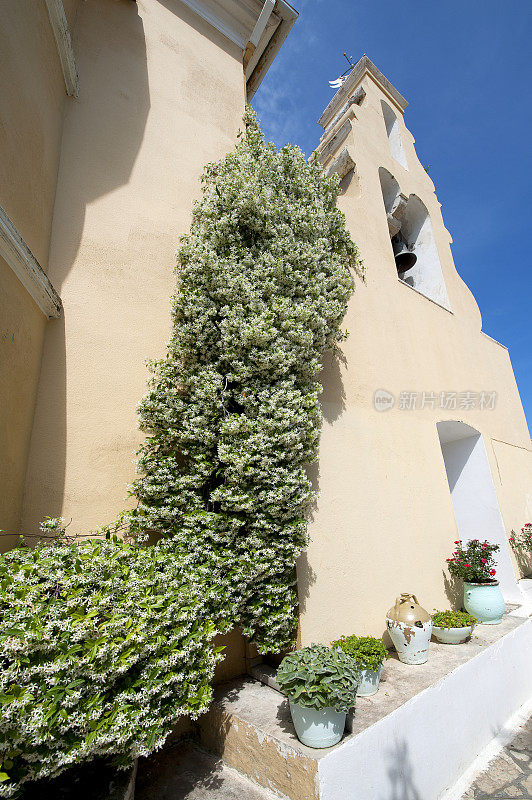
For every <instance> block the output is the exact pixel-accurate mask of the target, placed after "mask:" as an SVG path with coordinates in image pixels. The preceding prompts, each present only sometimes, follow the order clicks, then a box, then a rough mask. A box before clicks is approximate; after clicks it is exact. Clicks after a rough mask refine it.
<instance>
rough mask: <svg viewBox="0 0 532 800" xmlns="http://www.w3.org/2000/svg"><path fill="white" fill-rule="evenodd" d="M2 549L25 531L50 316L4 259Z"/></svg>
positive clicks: (0, 285) (0, 278)
mask: <svg viewBox="0 0 532 800" xmlns="http://www.w3.org/2000/svg"><path fill="white" fill-rule="evenodd" d="M0 319H1V320H2V322H1V326H0V409H1V413H0V452H1V453H2V457H1V459H0V486H1V492H0V532H2V534H3V533H8V534H11V536H9V537H5V536H4V535H2V536H1V537H0V551H4V550H7V549H9V547H11V546H12V545H13V544H14V543H15V541H16V538H15V535H16V534H17V533H18V531H19V523H20V510H21V505H22V496H23V490H24V478H25V474H26V460H27V455H28V448H29V442H30V433H31V424H32V420H33V407H34V402H35V395H36V391H37V381H38V377H39V368H40V362H41V349H42V340H43V334H44V326H45V325H46V318H45V317H44V315H43V313H42V311H41V310H40V309H39V308H38V306H37V305H36V304H35V302H34V301H33V298H32V297H31V296H30V295H29V293H28V292H27V291H26V289H25V288H24V286H23V285H22V284H21V282H20V281H19V280H18V278H17V277H16V275H15V274H14V272H13V271H12V270H11V269H10V268H9V267H8V265H7V264H6V262H5V261H4V260H3V259H2V258H0Z"/></svg>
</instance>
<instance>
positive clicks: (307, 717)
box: [290, 700, 346, 748]
mask: <svg viewBox="0 0 532 800" xmlns="http://www.w3.org/2000/svg"><path fill="white" fill-rule="evenodd" d="M290 712H291V714H292V722H293V723H294V728H295V729H296V733H297V738H298V739H299V741H300V742H303V744H306V745H307V747H319V748H322V747H332V746H333V744H337V743H338V742H339V741H340V739H341V738H342V736H343V735H344V728H345V718H346V714H345V712H344V711H336V709H335V708H320V709H319V710H317V709H315V708H307V707H306V706H300V705H299V703H293V702H292V701H291V700H290Z"/></svg>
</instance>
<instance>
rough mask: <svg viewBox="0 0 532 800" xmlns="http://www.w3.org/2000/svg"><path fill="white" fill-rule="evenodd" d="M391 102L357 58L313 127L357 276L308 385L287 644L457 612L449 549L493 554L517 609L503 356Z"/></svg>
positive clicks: (530, 456) (518, 519) (513, 450)
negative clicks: (295, 626)
mask: <svg viewBox="0 0 532 800" xmlns="http://www.w3.org/2000/svg"><path fill="white" fill-rule="evenodd" d="M406 106H407V101H406V100H405V98H404V97H403V96H402V95H401V94H400V93H399V92H398V91H397V89H395V87H394V86H392V84H391V83H390V81H389V80H388V79H387V78H386V77H385V76H384V75H383V74H382V73H381V72H380V71H379V70H378V69H377V67H376V66H375V65H374V64H373V63H372V62H371V61H370V60H369V58H367V57H366V56H364V57H363V58H361V59H360V60H359V61H358V63H357V64H356V65H355V66H354V68H353V70H352V71H351V73H350V75H349V77H348V78H347V80H346V81H345V83H344V84H343V85H342V86H341V88H340V89H339V90H338V91H337V92H336V94H335V95H334V97H333V98H332V100H331V102H330V103H329V105H328V106H327V108H326V109H325V110H324V112H323V114H322V115H321V117H320V119H319V123H320V125H321V126H322V127H323V129H324V133H323V136H322V138H321V141H320V143H319V145H318V147H317V149H316V151H315V153H314V157H315V158H317V159H318V161H319V162H320V163H321V164H322V165H323V168H324V171H325V172H326V173H328V174H331V173H333V172H336V173H338V174H339V176H340V178H341V195H340V197H339V199H338V205H339V207H340V208H341V210H342V211H343V212H344V214H345V216H346V219H347V224H348V227H349V229H350V231H351V234H352V237H353V239H354V241H355V242H356V244H357V246H358V248H359V251H360V255H361V258H362V260H363V262H364V265H365V273H366V276H365V280H364V281H357V288H356V291H355V293H354V295H353V298H352V300H351V301H350V305H349V308H348V312H347V315H346V319H345V323H344V324H345V327H346V328H347V329H348V331H349V333H350V336H349V338H348V339H347V341H346V342H345V343H344V344H343V346H342V351H343V353H342V357H341V358H339V359H334V358H333V357H331V358H329V359H327V360H326V362H325V364H324V370H323V375H322V383H323V386H324V391H323V395H322V407H323V417H324V421H323V429H322V437H321V449H320V460H319V464H318V465H317V468H316V469H315V470H314V472H313V480H314V483H315V488H316V489H318V490H319V495H318V501H317V507H316V509H315V512H314V515H313V519H312V522H311V526H310V536H311V543H310V545H309V548H308V550H307V552H306V553H305V555H304V556H303V557H302V558H301V559H300V562H299V565H298V587H299V596H300V605H301V626H300V632H301V641H302V644H308V643H310V642H314V641H322V642H329V641H331V640H333V639H334V638H336V637H338V636H340V635H343V634H350V633H356V634H360V635H363V634H371V635H374V636H380V635H381V634H382V633H383V632H384V616H385V612H386V610H387V609H388V608H389V607H390V605H392V603H393V600H394V598H395V597H396V596H397V595H398V594H400V593H401V592H405V591H408V592H413V593H415V594H416V595H417V597H418V598H419V600H420V602H421V603H422V604H423V605H424V606H425V608H429V609H433V608H446V607H447V608H448V607H450V605H451V604H453V605H454V606H455V607H459V606H460V598H458V596H457V595H456V594H454V595H453V592H455V589H456V587H453V586H452V585H451V583H450V581H449V575H448V573H447V570H446V560H445V559H446V558H448V557H449V556H450V555H451V553H452V550H453V547H454V545H453V541H454V540H456V539H457V538H459V537H461V538H462V539H464V540H467V539H469V538H479V539H488V540H490V541H493V542H495V543H497V544H499V546H500V552H499V554H498V560H499V563H498V571H497V577H498V578H499V580H500V583H501V588H502V589H503V593H504V595H505V599H506V600H507V601H508V602H514V603H520V602H522V600H523V596H522V592H521V588H520V586H519V583H518V579H519V577H520V573H519V569H518V565H517V564H516V562H515V559H514V557H513V554H512V553H511V551H510V547H509V545H508V535H509V533H510V531H511V530H512V528H513V529H514V530H518V529H519V528H520V527H521V526H522V525H523V524H524V523H525V522H526V521H529V519H530V518H531V516H532V451H531V442H530V435H529V432H528V428H527V424H526V420H525V416H524V412H523V408H522V406H521V401H520V398H519V393H518V391H517V386H516V383H515V378H514V374H513V371H512V366H511V362H510V358H509V355H508V350H507V348H506V347H505V346H504V345H502V344H500V343H499V342H496V341H495V340H494V339H492V338H491V337H490V336H488V335H487V334H486V333H484V332H483V331H482V319H481V315H480V311H479V308H478V306H477V304H476V302H475V299H474V297H473V295H472V294H471V292H470V291H469V289H468V288H467V286H466V285H465V284H464V282H463V280H462V279H461V277H460V275H459V274H458V272H457V269H456V267H455V264H454V261H453V257H452V253H451V247H450V245H451V241H452V239H451V236H450V234H449V232H448V231H447V229H446V227H445V225H444V222H443V218H442V214H441V206H440V203H439V202H438V199H437V197H436V194H435V190H434V184H433V182H432V180H431V178H430V177H429V175H428V174H427V172H426V170H425V169H424V167H423V165H422V164H421V163H420V161H419V159H418V157H417V155H416V151H415V148H414V138H413V136H412V134H411V133H410V131H409V130H408V129H407V128H406V126H405V123H404V119H403V113H404V111H405V108H406Z"/></svg>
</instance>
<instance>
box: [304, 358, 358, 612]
mask: <svg viewBox="0 0 532 800" xmlns="http://www.w3.org/2000/svg"><path fill="white" fill-rule="evenodd" d="M345 360H346V359H345V355H344V354H343V353H342V352H341V351H338V352H337V353H336V354H335V353H333V352H331V351H329V352H327V353H325V355H324V357H323V366H322V371H321V373H320V382H321V384H322V386H323V392H322V394H321V397H320V405H321V412H322V415H323V418H324V420H325V421H326V422H328V423H329V424H330V425H332V424H333V422H335V421H336V420H337V419H338V418H339V417H340V415H341V414H342V411H343V410H344V409H345V389H344V384H343V381H342V373H341V371H340V361H342V362H343V363H345ZM307 475H308V477H309V478H310V481H311V484H312V491H313V492H314V493H315V495H316V497H315V499H314V501H313V502H312V505H311V507H310V518H311V519H312V517H313V516H314V514H315V513H316V511H317V503H318V501H317V498H318V495H319V491H320V463H319V460H318V461H316V462H315V463H314V464H310V465H309V466H308V467H307ZM315 581H316V573H315V571H314V570H313V569H312V567H311V565H310V563H309V560H308V555H307V552H306V551H304V552H303V553H301V555H300V556H299V558H298V560H297V594H298V599H299V612H300V614H301V613H304V611H305V608H306V601H307V599H308V597H309V595H310V587H311V586H312V585H313V584H314V583H315Z"/></svg>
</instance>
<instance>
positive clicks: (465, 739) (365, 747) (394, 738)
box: [318, 620, 532, 800]
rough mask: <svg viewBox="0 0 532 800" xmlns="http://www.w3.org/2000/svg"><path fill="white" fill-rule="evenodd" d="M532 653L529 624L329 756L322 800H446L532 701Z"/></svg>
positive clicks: (322, 769)
mask: <svg viewBox="0 0 532 800" xmlns="http://www.w3.org/2000/svg"><path fill="white" fill-rule="evenodd" d="M530 652H532V621H531V620H527V621H526V622H524V623H523V624H522V625H520V626H519V627H518V628H516V629H515V630H514V631H512V632H510V633H508V634H507V635H506V636H504V637H503V638H502V639H500V640H499V641H497V642H495V643H494V644H493V645H492V646H491V647H489V648H487V649H486V650H484V651H483V652H481V653H479V655H478V656H476V657H475V658H473V659H471V660H470V661H468V662H466V663H465V664H462V665H461V666H459V667H457V669H455V670H454V671H453V672H451V673H450V674H449V675H447V676H446V677H445V678H443V679H442V680H441V681H440V682H439V683H437V684H435V685H434V686H431V687H430V688H429V689H426V690H425V691H424V692H421V693H420V694H419V695H416V697H413V698H412V699H411V700H410V701H409V702H407V703H405V705H403V706H401V707H400V708H398V709H397V710H396V711H394V712H392V713H391V714H389V715H388V716H386V717H384V718H383V719H382V720H380V722H377V723H376V724H375V725H373V726H372V727H371V728H368V729H366V730H365V731H364V732H362V733H361V734H359V735H358V736H356V737H355V738H354V739H350V740H348V741H347V742H346V743H345V744H344V745H342V746H340V747H338V748H337V749H336V750H334V751H333V752H332V753H330V754H329V755H327V756H325V757H324V758H323V759H321V760H320V762H319V767H318V777H319V786H320V791H319V796H320V800H390V798H396V797H400V798H408V800H443V799H444V798H445V792H448V791H449V790H450V788H451V787H453V786H454V784H455V783H456V782H457V781H458V779H459V778H460V777H461V776H462V775H463V774H464V772H465V771H466V770H467V769H468V768H469V767H470V766H471V764H472V763H473V762H474V760H475V759H476V758H477V756H478V754H479V752H481V751H482V750H484V748H486V747H487V746H488V745H489V744H490V742H492V740H493V738H494V737H495V736H497V735H498V734H499V732H500V731H502V730H503V729H504V727H505V726H506V725H507V724H508V721H509V720H510V719H511V717H512V715H514V714H515V713H516V712H517V711H518V710H519V709H520V708H521V707H522V706H523V705H524V704H525V703H526V702H528V701H529V700H530V699H531V698H532V670H531V669H530ZM412 669H415V667H412ZM445 800H447V798H445Z"/></svg>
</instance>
